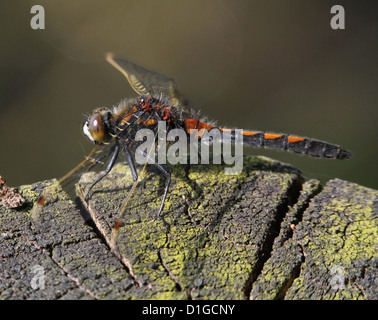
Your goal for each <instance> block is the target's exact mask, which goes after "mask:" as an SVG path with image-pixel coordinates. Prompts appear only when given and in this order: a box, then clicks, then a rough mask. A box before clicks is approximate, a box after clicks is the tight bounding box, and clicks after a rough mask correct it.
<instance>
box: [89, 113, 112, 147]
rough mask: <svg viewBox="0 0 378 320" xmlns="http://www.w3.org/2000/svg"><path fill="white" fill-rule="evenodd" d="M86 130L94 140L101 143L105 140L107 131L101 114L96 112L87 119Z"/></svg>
mask: <svg viewBox="0 0 378 320" xmlns="http://www.w3.org/2000/svg"><path fill="white" fill-rule="evenodd" d="M88 131H89V134H90V135H91V136H92V138H93V140H94V141H95V142H100V143H101V142H104V141H105V139H106V136H107V133H106V131H105V126H104V123H103V121H102V119H101V116H100V115H99V114H98V113H96V114H94V115H93V116H92V117H91V118H90V119H89V123H88Z"/></svg>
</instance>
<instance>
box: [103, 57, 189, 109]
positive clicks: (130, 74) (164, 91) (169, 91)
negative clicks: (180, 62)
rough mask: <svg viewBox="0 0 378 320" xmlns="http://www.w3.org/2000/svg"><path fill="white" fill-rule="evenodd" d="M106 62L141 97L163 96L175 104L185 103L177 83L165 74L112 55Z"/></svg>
mask: <svg viewBox="0 0 378 320" xmlns="http://www.w3.org/2000/svg"><path fill="white" fill-rule="evenodd" d="M106 60H107V61H108V62H109V63H110V64H111V65H112V66H113V67H115V68H116V69H118V70H119V71H120V72H121V73H122V74H123V75H124V76H125V77H126V79H127V80H128V81H129V83H130V85H131V87H132V88H133V89H134V90H135V91H136V92H137V93H138V94H139V95H163V96H164V97H166V98H169V99H170V100H171V101H172V102H173V103H175V104H177V103H181V102H182V101H183V98H182V95H181V93H180V92H179V90H178V87H177V84H176V82H175V81H174V80H173V79H172V78H170V77H168V76H166V75H165V74H162V73H159V72H156V71H152V70H149V69H146V68H144V67H142V66H140V65H137V64H135V63H133V62H131V61H128V60H125V59H120V58H116V57H114V55H113V54H112V53H108V54H107V55H106Z"/></svg>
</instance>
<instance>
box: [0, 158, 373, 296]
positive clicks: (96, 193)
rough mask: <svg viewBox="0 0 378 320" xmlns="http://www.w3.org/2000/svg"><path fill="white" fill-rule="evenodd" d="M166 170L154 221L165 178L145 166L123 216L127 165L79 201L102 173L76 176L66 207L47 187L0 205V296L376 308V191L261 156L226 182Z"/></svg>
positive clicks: (205, 172) (207, 172) (217, 172)
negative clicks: (350, 302) (370, 304)
mask: <svg viewBox="0 0 378 320" xmlns="http://www.w3.org/2000/svg"><path fill="white" fill-rule="evenodd" d="M170 169H171V170H172V185H171V188H170V192H169V195H168V198H167V201H166V204H165V208H164V211H163V213H162V215H161V218H158V217H157V212H158V209H159V207H160V204H161V200H162V195H163V192H164V187H165V177H164V176H163V175H161V174H160V173H159V172H158V171H155V170H154V169H153V168H148V169H147V170H146V171H145V172H143V173H141V174H140V180H139V183H138V186H137V188H136V189H135V191H134V192H133V194H132V196H131V197H130V200H129V201H128V203H127V204H126V205H125V210H124V215H123V217H122V218H120V217H119V212H120V208H121V207H122V205H123V204H124V201H125V198H126V195H127V193H128V191H129V190H130V188H131V186H132V177H131V174H130V170H129V169H128V167H127V166H126V165H125V164H118V165H116V166H115V168H113V170H112V171H111V173H110V174H109V175H108V176H107V177H106V178H104V179H103V180H102V181H101V182H99V183H98V184H97V185H96V186H95V187H94V188H93V193H92V195H91V197H90V198H89V200H88V201H87V202H86V201H84V199H83V194H85V191H86V190H87V188H88V186H89V185H90V184H91V183H92V182H93V181H94V180H95V179H96V177H98V175H99V174H100V173H95V172H89V173H86V174H83V175H82V176H81V179H80V181H79V183H78V184H77V185H76V193H77V195H78V197H77V199H76V200H74V201H72V200H71V199H70V198H69V196H68V195H67V193H66V192H64V191H63V189H62V188H61V186H60V185H59V184H58V183H57V181H56V180H52V181H43V182H38V183H35V184H33V185H25V186H21V187H19V188H18V190H19V192H20V193H21V195H22V196H23V197H24V198H25V199H26V203H25V204H24V206H23V207H21V208H19V209H7V208H5V207H3V206H1V207H0V231H1V234H0V262H1V263H0V298H1V299H377V297H378V295H377V273H378V272H377V270H378V259H377V230H378V227H377V208H378V205H377V203H378V201H377V200H378V191H376V190H372V189H369V188H366V187H363V186H359V185H357V184H355V183H352V182H347V181H343V180H339V179H334V180H330V181H328V182H327V183H326V184H325V185H324V186H321V184H320V182H319V181H317V180H308V181H305V180H304V179H303V178H302V176H301V173H300V172H299V171H298V170H297V169H295V168H293V167H291V166H290V165H287V164H283V163H280V162H277V161H274V160H271V159H267V158H263V157H246V158H245V160H244V170H243V172H242V173H241V174H240V175H235V176H228V175H225V174H224V167H223V166H221V165H206V166H205V165H202V166H201V165H197V166H182V165H176V166H172V167H171V168H170ZM43 190H44V194H45V196H46V199H47V201H46V203H45V204H44V205H43V207H41V208H38V207H36V205H35V204H34V205H33V203H35V201H36V200H37V198H38V196H39V194H40V193H41V192H42V191H43ZM83 217H84V219H83ZM117 220H120V221H121V227H120V228H119V232H118V234H117V236H116V237H115V236H114V232H113V234H112V228H113V227H114V224H115V222H116V221H117ZM36 266H39V269H38V268H36ZM36 270H37V271H36ZM41 270H42V271H41ZM41 276H43V278H41ZM41 279H43V281H41ZM38 281H39V282H38ZM32 284H33V285H32Z"/></svg>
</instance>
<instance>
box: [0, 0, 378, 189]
mask: <svg viewBox="0 0 378 320" xmlns="http://www.w3.org/2000/svg"><path fill="white" fill-rule="evenodd" d="M34 4H40V5H42V6H43V7H44V8H45V13H46V25H45V27H46V29H45V30H32V29H31V27H30V19H31V18H32V16H33V15H32V14H31V13H30V9H31V7H32V6H33V5H34ZM334 4H340V5H343V6H344V9H345V13H346V19H345V23H346V29H345V30H336V31H335V30H332V29H331V27H330V20H331V17H332V15H331V13H330V9H331V6H332V5H334ZM0 15H1V16H0V26H1V28H0V43H1V50H0V70H1V73H0V137H1V138H0V139H1V141H0V175H2V176H3V177H4V178H5V179H7V182H8V184H9V185H11V186H17V185H21V184H28V183H32V182H35V181H39V180H43V179H50V178H54V177H57V178H58V177H60V176H62V175H63V174H64V173H66V172H67V171H68V170H70V169H71V168H72V167H73V166H74V165H75V164H77V163H78V162H80V161H81V160H82V159H83V157H84V155H86V154H87V153H88V152H89V151H90V150H91V148H92V145H91V144H90V142H89V141H88V139H87V138H86V137H85V136H84V135H83V133H82V124H83V121H84V117H83V114H88V113H90V112H91V111H92V110H93V109H94V108H97V107H99V106H112V105H113V104H116V103H117V102H118V101H119V100H121V99H122V98H124V97H128V96H135V93H134V92H133V91H132V89H130V88H129V86H128V83H127V81H126V80H125V79H124V78H123V76H122V75H121V74H120V73H119V72H118V71H117V70H115V69H114V68H113V67H111V66H110V65H108V64H107V63H106V62H105V60H104V53H105V52H108V51H111V52H114V53H116V54H117V55H118V56H121V57H126V58H129V59H131V60H133V61H135V62H138V63H140V64H142V65H145V66H147V67H150V68H153V69H155V70H160V71H163V72H164V73H166V74H168V75H170V76H172V77H174V78H175V79H176V80H177V81H178V83H179V84H180V87H181V89H182V91H183V92H184V93H185V94H186V96H188V97H189V98H190V100H191V101H192V103H193V104H194V106H196V107H197V108H198V109H201V110H202V112H203V113H204V114H206V115H208V117H209V118H210V119H217V120H218V124H219V125H224V126H228V127H235V128H243V129H253V130H264V131H271V132H282V133H292V134H297V135H302V136H307V137H312V138H317V139H320V140H325V141H328V142H332V143H336V144H340V145H341V146H343V147H344V148H346V149H348V150H351V151H353V152H354V153H355V156H354V157H353V158H352V159H351V160H348V161H335V160H322V159H313V158H310V157H306V156H299V155H296V154H291V153H286V152H274V151H267V150H263V149H251V148H248V149H245V153H246V154H256V155H257V154H260V155H265V156H269V157H272V158H275V159H278V160H281V161H284V162H288V163H291V164H293V165H294V166H296V167H297V168H299V169H300V170H301V171H302V172H303V173H304V175H305V176H306V177H308V178H318V179H321V180H322V181H326V180H329V179H331V178H335V177H338V178H342V179H345V180H350V181H354V182H357V183H360V184H362V185H365V186H369V187H372V188H378V183H377V169H376V168H377V163H376V161H377V155H378V154H377V133H378V132H377V106H378V104H377V102H378V96H377V92H378V90H377V80H378V70H377V57H378V55H377V53H378V50H377V46H378V41H377V39H378V37H377V35H378V21H377V20H378V19H377V10H376V1H342V0H340V1H337V2H335V1H329V0H327V1H320V0H313V1H302V0H301V1H299V0H298V1H289V0H288V1H275V0H273V1H272V0H270V1H263V0H261V1H252V0H244V1H240V0H236V1H226V0H223V1H221V0H206V1H202V0H201V1H200V0H190V1H168V0H160V1H147V0H145V1H93V0H91V1H89V0H87V1H83V0H75V1H73V0H68V1H67V0H65V1H52V0H48V1H42V0H38V1H37V2H34V1H33V2H31V1H2V2H1V4H0Z"/></svg>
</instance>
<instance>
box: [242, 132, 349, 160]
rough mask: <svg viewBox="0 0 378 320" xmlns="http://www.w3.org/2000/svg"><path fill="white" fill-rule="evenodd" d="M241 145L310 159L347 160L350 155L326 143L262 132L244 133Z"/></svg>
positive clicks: (336, 146) (338, 147)
mask: <svg viewBox="0 0 378 320" xmlns="http://www.w3.org/2000/svg"><path fill="white" fill-rule="evenodd" d="M243 143H245V144H248V145H251V146H255V147H265V148H268V149H275V150H286V151H291V152H295V153H300V154H307V155H309V156H312V157H319V158H329V159H348V158H350V157H351V156H352V153H351V152H349V151H347V150H344V149H342V148H341V147H340V146H338V145H335V144H330V143H328V142H324V141H320V140H314V139H309V138H303V137H296V136H290V135H287V134H273V133H263V132H244V133H243Z"/></svg>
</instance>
